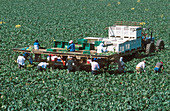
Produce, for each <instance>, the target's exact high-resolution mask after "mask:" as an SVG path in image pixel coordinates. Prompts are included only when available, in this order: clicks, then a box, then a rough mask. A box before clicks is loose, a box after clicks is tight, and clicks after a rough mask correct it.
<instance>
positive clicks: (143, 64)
mask: <svg viewBox="0 0 170 111" xmlns="http://www.w3.org/2000/svg"><path fill="white" fill-rule="evenodd" d="M143 71H144V72H145V63H144V64H143Z"/></svg>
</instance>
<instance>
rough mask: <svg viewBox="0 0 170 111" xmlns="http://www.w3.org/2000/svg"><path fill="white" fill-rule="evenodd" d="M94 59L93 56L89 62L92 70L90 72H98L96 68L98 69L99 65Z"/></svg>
mask: <svg viewBox="0 0 170 111" xmlns="http://www.w3.org/2000/svg"><path fill="white" fill-rule="evenodd" d="M96 61H97V59H96V58H94V59H93V60H92V62H91V70H92V71H91V73H92V74H98V70H99V69H100V66H99V64H98V63H97V62H96Z"/></svg>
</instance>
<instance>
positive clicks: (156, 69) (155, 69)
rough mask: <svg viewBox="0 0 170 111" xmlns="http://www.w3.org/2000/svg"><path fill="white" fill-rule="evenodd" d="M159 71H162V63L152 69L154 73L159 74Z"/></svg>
mask: <svg viewBox="0 0 170 111" xmlns="http://www.w3.org/2000/svg"><path fill="white" fill-rule="evenodd" d="M161 69H162V71H163V62H162V61H161V62H157V63H156V66H155V68H154V71H155V72H161Z"/></svg>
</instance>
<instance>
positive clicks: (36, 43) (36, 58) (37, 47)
mask: <svg viewBox="0 0 170 111" xmlns="http://www.w3.org/2000/svg"><path fill="white" fill-rule="evenodd" d="M39 48H40V44H39V42H38V40H35V42H34V49H35V50H39ZM39 56H41V55H40V54H35V61H39V59H40V58H39Z"/></svg>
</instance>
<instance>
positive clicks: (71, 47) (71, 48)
mask: <svg viewBox="0 0 170 111" xmlns="http://www.w3.org/2000/svg"><path fill="white" fill-rule="evenodd" d="M69 44H70V45H69V46H68V47H67V49H70V52H74V51H75V44H74V43H73V40H70V41H69Z"/></svg>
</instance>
